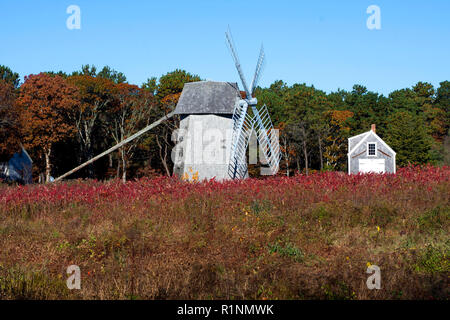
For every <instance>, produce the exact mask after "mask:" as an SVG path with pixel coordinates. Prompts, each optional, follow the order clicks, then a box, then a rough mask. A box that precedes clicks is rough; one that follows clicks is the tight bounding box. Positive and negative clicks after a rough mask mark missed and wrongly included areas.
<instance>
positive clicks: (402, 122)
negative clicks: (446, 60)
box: [0, 65, 450, 182]
mask: <svg viewBox="0 0 450 320" xmlns="http://www.w3.org/2000/svg"><path fill="white" fill-rule="evenodd" d="M200 80H201V78H200V76H198V75H196V74H192V73H189V72H186V71H184V70H178V69H177V70H175V71H172V72H168V73H167V74H165V75H162V76H161V77H159V78H156V77H152V78H149V79H148V80H147V81H146V82H145V83H143V84H141V85H140V86H138V85H134V84H130V83H128V81H127V78H126V76H125V75H124V74H123V73H121V72H118V71H116V70H113V69H111V68H110V67H108V66H105V67H103V68H102V69H101V70H100V71H98V70H97V68H96V67H95V66H90V65H84V66H82V68H81V69H80V70H78V71H74V72H72V73H71V74H67V73H64V72H61V71H60V72H42V73H40V74H35V75H29V76H25V78H24V82H23V83H20V77H19V75H18V74H17V73H15V72H13V71H12V70H11V69H10V68H8V67H6V66H0V162H2V161H7V160H8V159H9V158H10V157H11V156H12V154H14V153H15V152H17V151H18V150H19V149H20V145H23V146H24V147H25V149H26V150H27V151H28V153H29V154H30V156H31V157H32V159H33V176H34V178H35V180H36V181H42V182H43V181H49V180H50V179H51V176H55V177H56V176H58V175H60V174H62V173H64V172H66V171H68V170H70V169H71V168H73V167H75V166H77V165H79V164H80V163H82V162H84V161H87V160H89V159H90V158H92V157H93V156H94V155H96V154H98V153H100V152H102V151H104V150H105V149H107V148H109V147H110V146H112V145H113V144H116V143H118V142H120V141H121V140H123V139H125V138H126V137H128V136H130V135H132V134H133V133H135V132H136V131H138V130H140V129H142V128H143V127H145V126H146V125H148V124H150V123H151V122H153V121H155V120H157V119H159V118H160V117H162V116H163V115H164V114H167V113H169V112H170V111H172V110H173V109H174V108H175V106H176V104H177V102H178V99H179V96H180V94H181V91H182V89H183V86H184V84H185V83H187V82H192V81H200ZM255 95H256V97H257V98H258V100H259V102H260V103H265V104H266V105H267V106H268V109H269V112H270V113H271V117H272V121H273V123H274V126H275V127H276V128H278V129H279V130H280V146H281V151H282V155H283V158H282V161H281V170H280V172H279V174H286V175H291V174H294V173H295V172H304V173H306V174H308V173H309V172H311V171H312V170H345V169H346V165H347V163H346V160H347V156H346V153H347V138H348V137H349V136H352V135H356V134H359V133H362V132H365V131H368V130H369V128H370V125H371V124H372V123H375V124H376V125H377V133H378V134H379V135H380V136H381V137H382V138H383V139H384V140H385V141H386V142H387V143H388V144H389V145H390V146H391V147H392V148H393V149H394V150H395V151H396V152H397V165H398V166H405V165H408V164H410V163H411V164H424V163H433V164H436V165H440V164H444V163H446V164H448V162H449V159H448V157H449V155H448V149H449V143H450V141H449V123H450V121H449V120H450V119H449V114H450V112H449V106H450V98H449V96H450V82H449V81H443V82H441V83H440V86H439V87H438V88H434V87H433V86H432V85H431V84H429V83H426V82H419V83H417V84H416V85H415V86H413V87H412V88H406V89H401V90H396V91H394V92H392V93H390V94H389V95H388V96H387V97H385V96H383V95H381V94H378V93H376V92H371V91H368V90H367V88H365V87H364V86H361V85H355V86H354V87H353V90H352V91H345V90H338V91H336V92H331V93H328V94H327V93H326V92H324V91H322V90H318V89H316V88H315V87H314V86H307V85H306V84H293V85H291V86H289V85H288V84H286V83H285V82H283V81H276V82H274V83H273V84H272V85H270V87H268V88H257V90H256V92H255ZM178 124H179V121H178V119H177V118H176V117H175V118H173V119H171V120H168V121H166V122H164V123H163V124H162V125H160V126H158V127H156V128H155V129H154V130H152V131H151V132H149V133H147V134H146V135H144V136H142V137H140V138H139V139H136V140H134V141H133V142H131V143H129V144H127V145H125V146H124V147H122V148H120V149H118V151H116V152H114V153H112V154H110V155H109V156H108V157H105V158H104V159H100V160H99V161H97V162H96V163H94V164H92V165H90V166H88V167H86V168H85V169H83V170H80V171H79V172H77V173H75V174H74V175H73V178H95V179H110V178H114V177H117V178H120V179H122V180H124V181H125V180H126V179H129V178H135V177H142V176H153V175H159V174H165V175H171V174H172V170H173V163H172V162H171V156H170V155H171V151H172V148H173V146H174V142H173V141H172V140H171V136H172V132H173V130H175V129H176V128H177V126H178ZM256 169H257V167H255V166H251V167H250V174H251V175H252V174H255V172H256V171H257V170H256Z"/></svg>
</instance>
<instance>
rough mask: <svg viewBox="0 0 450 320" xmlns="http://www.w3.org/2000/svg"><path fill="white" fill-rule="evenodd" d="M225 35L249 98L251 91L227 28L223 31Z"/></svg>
mask: <svg viewBox="0 0 450 320" xmlns="http://www.w3.org/2000/svg"><path fill="white" fill-rule="evenodd" d="M225 36H226V38H227V41H228V47H229V48H230V51H231V55H232V57H233V60H234V64H235V65H236V69H237V72H238V73H239V77H240V78H241V82H242V86H243V88H244V90H245V93H246V94H247V98H248V99H250V98H251V92H250V90H249V89H248V86H247V82H246V81H245V77H244V73H243V72H242V68H241V64H240V62H239V58H238V55H237V52H236V50H235V49H234V47H235V46H234V42H233V38H232V36H231V31H230V30H228V32H225Z"/></svg>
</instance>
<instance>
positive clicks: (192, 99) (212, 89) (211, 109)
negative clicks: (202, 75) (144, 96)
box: [175, 81, 240, 114]
mask: <svg viewBox="0 0 450 320" xmlns="http://www.w3.org/2000/svg"><path fill="white" fill-rule="evenodd" d="M239 99H240V95H239V88H238V85H237V83H235V82H234V83H233V82H215V81H199V82H189V83H186V84H185V85H184V88H183V91H182V92H181V96H180V99H179V100H178V104H177V107H176V109H175V113H177V114H233V111H234V107H235V105H236V103H238V101H239Z"/></svg>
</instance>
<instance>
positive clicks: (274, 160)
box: [225, 31, 281, 179]
mask: <svg viewBox="0 0 450 320" xmlns="http://www.w3.org/2000/svg"><path fill="white" fill-rule="evenodd" d="M225 35H226V38H227V42H228V46H229V48H230V51H231V55H232V57H233V60H234V63H235V65H236V69H237V71H238V74H239V77H240V78H241V81H242V85H243V87H244V90H245V92H246V98H245V99H243V100H241V101H240V102H239V104H238V105H237V106H236V107H235V109H234V114H233V138H232V146H231V158H230V164H229V169H228V171H229V175H230V177H231V178H233V179H235V178H238V179H242V178H244V177H246V176H247V162H246V152H247V147H248V142H249V139H250V136H251V134H252V132H253V129H256V136H257V140H258V143H259V145H260V150H261V151H262V153H263V154H264V157H265V159H266V161H267V164H268V165H269V168H270V173H271V174H276V173H277V172H278V168H279V163H280V157H281V153H280V146H279V142H278V137H277V135H276V132H275V130H274V129H273V124H272V121H271V119H270V115H269V112H268V110H267V107H266V105H264V106H263V107H262V108H261V109H260V110H259V109H258V108H257V107H256V105H257V99H256V98H253V93H254V91H255V89H256V87H257V85H258V81H259V78H260V76H261V72H262V68H263V65H264V61H265V60H264V58H265V54H264V47H263V46H261V50H260V53H259V57H258V61H257V63H256V70H255V75H254V77H253V80H252V84H251V86H250V90H249V88H248V86H247V83H246V81H245V77H244V74H243V72H242V69H241V64H240V62H239V58H238V56H237V53H236V50H235V45H234V43H233V38H232V37H231V31H228V32H225ZM248 106H251V108H252V111H253V116H251V115H249V113H248Z"/></svg>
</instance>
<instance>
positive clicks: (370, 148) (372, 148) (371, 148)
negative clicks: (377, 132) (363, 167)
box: [367, 143, 377, 156]
mask: <svg viewBox="0 0 450 320" xmlns="http://www.w3.org/2000/svg"><path fill="white" fill-rule="evenodd" d="M376 150H377V144H376V143H368V144H367V155H368V156H376V155H377V153H376Z"/></svg>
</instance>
